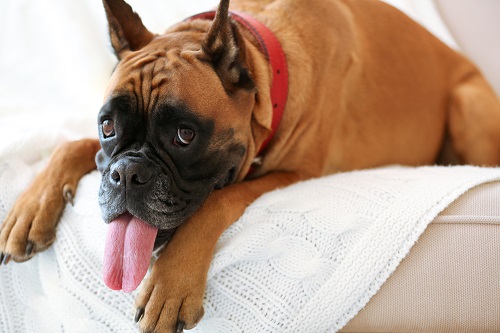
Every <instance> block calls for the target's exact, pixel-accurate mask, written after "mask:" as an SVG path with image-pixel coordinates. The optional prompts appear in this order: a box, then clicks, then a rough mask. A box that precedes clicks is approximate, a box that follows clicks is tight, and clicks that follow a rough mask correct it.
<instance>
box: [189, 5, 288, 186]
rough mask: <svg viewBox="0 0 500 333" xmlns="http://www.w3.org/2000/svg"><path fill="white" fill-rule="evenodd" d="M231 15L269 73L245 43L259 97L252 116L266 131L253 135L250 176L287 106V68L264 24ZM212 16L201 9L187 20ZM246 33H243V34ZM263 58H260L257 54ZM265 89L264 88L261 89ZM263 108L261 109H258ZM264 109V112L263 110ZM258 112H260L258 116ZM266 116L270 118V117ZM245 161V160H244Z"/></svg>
mask: <svg viewBox="0 0 500 333" xmlns="http://www.w3.org/2000/svg"><path fill="white" fill-rule="evenodd" d="M230 15H231V18H232V19H233V20H234V21H236V22H237V23H238V24H239V25H240V26H242V27H244V29H242V30H244V31H242V34H243V35H244V36H245V37H247V38H245V41H246V42H248V41H249V40H251V42H250V43H251V44H252V45H253V46H254V47H255V48H257V49H258V52H259V53H260V54H262V55H263V57H264V60H265V62H266V66H264V67H266V68H268V67H269V69H270V71H269V73H270V75H265V74H264V73H262V74H260V73H258V69H259V68H262V66H260V65H261V64H258V63H257V62H262V59H256V57H255V53H254V52H252V50H251V49H252V48H251V47H249V45H247V47H246V48H245V49H246V50H247V53H248V56H247V57H246V58H247V60H248V63H247V65H248V67H249V69H250V72H251V73H253V77H252V78H253V80H254V81H255V84H256V86H257V90H258V92H259V94H258V95H259V96H257V99H256V109H255V110H254V118H255V121H256V122H257V123H258V124H257V125H258V126H260V127H264V129H266V130H267V131H266V132H268V133H267V134H266V136H264V138H263V139H262V138H260V137H259V138H257V137H255V138H254V147H253V151H254V153H253V154H251V155H250V156H253V157H252V159H251V163H250V166H249V167H247V168H243V169H248V171H247V172H246V175H245V177H250V176H251V175H252V174H253V173H254V172H255V170H256V169H257V168H258V167H259V166H260V165H261V164H262V161H263V157H264V154H265V152H266V148H267V147H268V145H269V143H270V142H271V140H272V139H273V137H274V135H275V134H276V132H277V130H278V127H279V124H280V122H281V118H282V116H283V112H284V110H285V106H286V100H287V97H288V67H287V63H286V57H285V53H284V51H283V49H282V48H281V45H280V42H279V41H278V39H277V38H276V36H275V35H274V34H273V33H272V32H271V30H269V29H268V28H267V27H266V26H265V25H264V24H262V23H261V22H259V21H258V20H257V19H255V18H254V17H252V16H250V15H248V14H246V13H242V12H231V14H230ZM214 16H215V12H214V11H210V12H204V13H200V14H197V15H194V16H192V17H190V18H188V19H187V20H194V19H213V18H214ZM245 32H246V33H245ZM258 58H262V57H258ZM263 88H264V89H263ZM262 108H264V109H265V111H264V110H259V109H262ZM263 111H264V112H263ZM259 113H263V115H262V116H259ZM269 115H272V116H271V119H269ZM245 164H247V163H245Z"/></svg>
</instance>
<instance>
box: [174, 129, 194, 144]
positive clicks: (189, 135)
mask: <svg viewBox="0 0 500 333" xmlns="http://www.w3.org/2000/svg"><path fill="white" fill-rule="evenodd" d="M193 140H194V131H193V130H192V129H190V128H185V127H179V128H178V129H177V137H176V138H175V141H176V143H178V144H180V145H184V146H187V145H188V144H190V143H191V142H193Z"/></svg>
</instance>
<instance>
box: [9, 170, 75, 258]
mask: <svg viewBox="0 0 500 333" xmlns="http://www.w3.org/2000/svg"><path fill="white" fill-rule="evenodd" d="M73 193H74V190H73V189H72V188H70V187H68V186H64V187H63V186H57V185H56V184H49V183H48V182H47V180H46V179H44V178H43V175H39V176H38V177H37V178H36V179H35V181H34V182H33V183H32V184H31V186H30V187H28V189H27V190H26V191H25V192H24V193H22V194H21V195H20V197H19V198H18V199H17V201H16V203H15V204H14V207H13V208H12V210H11V211H10V213H9V215H8V216H7V218H6V219H5V221H4V222H3V223H2V225H1V229H0V264H7V263H8V262H9V261H10V260H11V259H12V260H14V261H16V262H22V261H26V260H28V259H30V258H31V257H33V255H34V254H35V253H37V252H41V251H43V250H45V249H46V248H48V247H49V246H50V245H51V244H52V243H53V242H54V240H55V238H56V225H57V222H58V220H59V217H60V215H61V212H62V210H63V208H64V204H65V200H66V201H69V202H72V199H73Z"/></svg>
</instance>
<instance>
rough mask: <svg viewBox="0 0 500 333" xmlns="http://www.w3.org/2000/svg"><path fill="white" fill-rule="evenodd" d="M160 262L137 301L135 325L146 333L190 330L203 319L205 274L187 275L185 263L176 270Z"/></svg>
mask: <svg viewBox="0 0 500 333" xmlns="http://www.w3.org/2000/svg"><path fill="white" fill-rule="evenodd" d="M161 259H162V258H161V257H160V258H159V259H158V261H157V262H156V263H155V265H154V267H153V269H152V272H151V275H150V277H149V278H148V279H147V280H146V281H145V283H144V287H143V289H142V291H141V293H140V295H139V297H138V298H137V301H136V307H137V312H136V316H135V321H136V322H137V321H140V328H141V331H142V332H148V333H149V332H151V333H164V332H165V333H167V332H168V333H171V332H175V333H176V332H182V331H183V330H184V329H191V328H193V327H195V326H196V324H198V322H199V321H200V320H201V318H202V317H203V313H204V311H203V296H204V292H205V274H196V273H197V272H196V270H191V271H189V269H188V267H186V266H188V265H186V263H184V264H183V267H182V266H181V268H178V269H176V268H174V267H176V266H170V265H169V264H168V263H166V262H165V260H163V262H162V261H161ZM177 267H179V266H177ZM200 275H201V276H200Z"/></svg>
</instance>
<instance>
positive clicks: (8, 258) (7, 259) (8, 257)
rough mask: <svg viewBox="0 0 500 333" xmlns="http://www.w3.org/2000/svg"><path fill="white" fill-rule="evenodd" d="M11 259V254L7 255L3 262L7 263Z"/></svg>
mask: <svg viewBox="0 0 500 333" xmlns="http://www.w3.org/2000/svg"><path fill="white" fill-rule="evenodd" d="M9 261H10V254H7V255H5V257H4V258H3V262H2V264H4V265H7V264H8V263H9Z"/></svg>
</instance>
